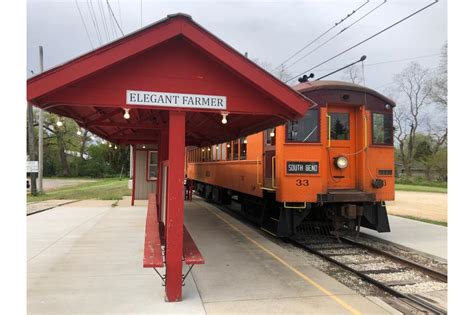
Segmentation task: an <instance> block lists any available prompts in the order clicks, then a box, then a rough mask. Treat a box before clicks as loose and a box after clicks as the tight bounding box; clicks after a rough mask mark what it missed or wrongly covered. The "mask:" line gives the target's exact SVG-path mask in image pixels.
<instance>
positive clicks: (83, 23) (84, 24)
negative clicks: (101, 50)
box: [75, 0, 94, 49]
mask: <svg viewBox="0 0 474 315" xmlns="http://www.w3.org/2000/svg"><path fill="white" fill-rule="evenodd" d="M75 2H76V8H77V11H79V15H80V17H81V21H82V26H84V29H85V30H86V34H87V39H88V40H89V44H90V45H91V48H92V49H94V45H93V44H92V39H91V36H90V34H89V31H88V30H87V26H86V22H85V21H84V17H83V16H82V12H81V9H80V8H79V3H78V2H77V0H75Z"/></svg>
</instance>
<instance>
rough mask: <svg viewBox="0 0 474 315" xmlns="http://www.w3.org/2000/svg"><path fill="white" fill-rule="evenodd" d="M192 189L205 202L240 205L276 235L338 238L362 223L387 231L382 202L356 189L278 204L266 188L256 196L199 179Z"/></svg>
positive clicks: (243, 211)
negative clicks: (315, 199)
mask: <svg viewBox="0 0 474 315" xmlns="http://www.w3.org/2000/svg"><path fill="white" fill-rule="evenodd" d="M194 188H195V191H196V192H197V193H198V194H199V195H200V196H201V197H203V198H205V199H206V200H208V201H211V202H214V203H218V204H223V205H231V204H232V203H233V202H235V203H237V204H239V205H240V209H239V210H240V212H241V213H242V214H243V215H244V216H245V217H246V218H247V219H249V220H251V221H252V222H254V223H255V224H257V225H259V226H260V227H261V228H262V229H263V230H265V231H266V232H268V233H270V234H272V235H274V236H277V237H288V236H291V235H294V234H296V233H304V234H318V235H325V236H328V235H332V236H335V237H339V235H340V234H341V233H345V232H348V231H349V232H351V233H356V234H358V232H359V229H360V227H361V226H362V227H366V228H369V229H373V230H376V231H378V232H390V225H389V222H388V216H387V210H386V207H385V204H384V203H383V202H376V201H371V198H372V196H370V194H363V193H361V192H357V191H337V192H334V193H328V194H324V195H318V196H317V202H315V203H281V202H277V201H276V200H275V193H274V192H266V191H265V192H264V196H263V198H258V197H255V196H251V195H247V194H243V193H240V192H236V191H232V190H229V189H225V188H222V187H216V186H212V185H209V184H205V183H200V182H195V184H194Z"/></svg>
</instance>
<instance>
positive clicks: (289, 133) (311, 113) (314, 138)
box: [286, 107, 320, 143]
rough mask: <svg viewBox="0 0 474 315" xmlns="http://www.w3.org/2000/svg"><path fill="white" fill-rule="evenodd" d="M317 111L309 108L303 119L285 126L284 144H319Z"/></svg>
mask: <svg viewBox="0 0 474 315" xmlns="http://www.w3.org/2000/svg"><path fill="white" fill-rule="evenodd" d="M319 137H320V128H319V110H317V109H316V108H315V107H313V108H310V109H309V110H308V111H307V112H306V114H305V115H304V117H303V118H300V119H299V120H295V121H290V122H288V123H287V124H286V142H309V143H311V142H319V141H320V140H319V139H320V138H319Z"/></svg>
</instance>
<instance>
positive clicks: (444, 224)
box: [394, 214, 448, 227]
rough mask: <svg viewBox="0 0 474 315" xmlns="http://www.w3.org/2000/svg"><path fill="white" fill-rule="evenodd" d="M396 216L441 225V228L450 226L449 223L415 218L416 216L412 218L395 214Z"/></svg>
mask: <svg viewBox="0 0 474 315" xmlns="http://www.w3.org/2000/svg"><path fill="white" fill-rule="evenodd" d="M394 215H395V216H397V217H402V218H405V219H410V220H416V221H421V222H425V223H430V224H436V225H441V226H446V227H447V226H448V222H444V221H436V220H430V219H423V218H419V217H414V216H411V215H399V214H394Z"/></svg>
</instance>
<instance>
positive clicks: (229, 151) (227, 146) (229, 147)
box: [225, 142, 232, 161]
mask: <svg viewBox="0 0 474 315" xmlns="http://www.w3.org/2000/svg"><path fill="white" fill-rule="evenodd" d="M225 152H226V160H227V161H229V160H230V159H231V158H232V145H231V143H230V142H227V143H226V144H225Z"/></svg>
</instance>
